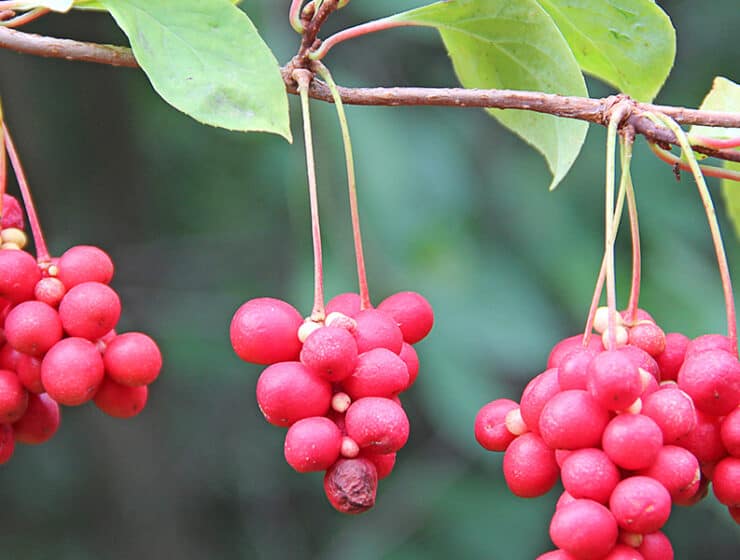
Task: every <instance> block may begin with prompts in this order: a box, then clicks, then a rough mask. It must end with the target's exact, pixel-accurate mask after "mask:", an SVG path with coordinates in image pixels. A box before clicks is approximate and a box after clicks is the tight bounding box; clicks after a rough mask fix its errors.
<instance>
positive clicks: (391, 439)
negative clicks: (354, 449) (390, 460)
mask: <svg viewBox="0 0 740 560" xmlns="http://www.w3.org/2000/svg"><path fill="white" fill-rule="evenodd" d="M344 420H345V426H346V428H347V435H348V436H349V437H351V438H352V439H353V440H355V441H356V442H357V445H359V446H360V448H361V449H365V450H366V451H367V452H370V453H380V454H385V453H393V452H395V451H398V450H399V449H401V448H402V447H403V446H404V445H405V444H406V441H407V440H408V438H409V420H408V418H407V416H406V413H405V412H404V410H403V408H402V407H401V405H399V404H396V403H395V402H394V401H392V400H390V399H384V398H382V397H365V398H362V399H358V400H356V401H354V402H353V403H352V404H351V405H350V407H349V409H347V413H346V415H345V418H344Z"/></svg>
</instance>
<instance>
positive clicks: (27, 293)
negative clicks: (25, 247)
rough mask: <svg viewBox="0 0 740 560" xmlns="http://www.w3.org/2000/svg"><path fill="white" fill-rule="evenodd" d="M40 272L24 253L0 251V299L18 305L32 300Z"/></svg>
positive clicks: (31, 259)
mask: <svg viewBox="0 0 740 560" xmlns="http://www.w3.org/2000/svg"><path fill="white" fill-rule="evenodd" d="M39 280H41V271H40V270H39V267H38V265H37V264H36V259H34V258H33V257H32V256H31V255H29V254H28V253H26V252H25V251H0V298H4V299H7V300H8V301H10V302H11V303H20V302H22V301H26V300H29V299H32V298H33V291H34V288H35V287H36V283H37V282H38V281H39Z"/></svg>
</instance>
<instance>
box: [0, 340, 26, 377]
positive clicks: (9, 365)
mask: <svg viewBox="0 0 740 560" xmlns="http://www.w3.org/2000/svg"><path fill="white" fill-rule="evenodd" d="M22 355H23V354H21V353H20V352H18V350H16V349H15V348H13V347H12V346H11V345H10V344H5V345H4V346H3V347H2V348H0V369H9V370H11V371H15V370H16V368H17V367H18V360H20V358H21V356H22Z"/></svg>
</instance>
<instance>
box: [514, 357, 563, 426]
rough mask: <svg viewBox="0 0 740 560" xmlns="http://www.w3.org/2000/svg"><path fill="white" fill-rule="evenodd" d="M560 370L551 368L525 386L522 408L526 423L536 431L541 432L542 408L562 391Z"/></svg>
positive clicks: (521, 401) (521, 400)
mask: <svg viewBox="0 0 740 560" xmlns="http://www.w3.org/2000/svg"><path fill="white" fill-rule="evenodd" d="M558 373H559V370H558V369H556V368H551V369H547V370H545V371H543V372H542V373H540V374H539V375H538V376H536V377H535V378H533V379H532V380H531V381H530V382H529V383H527V386H526V387H524V391H523V392H522V397H521V399H520V403H521V404H520V409H521V414H522V419H523V420H524V423H525V424H526V425H527V428H529V429H530V430H531V431H533V432H534V433H536V434H538V433H540V428H539V423H540V415H541V414H542V409H543V408H544V407H545V405H546V404H547V402H548V401H549V400H550V399H551V398H552V397H554V396H555V395H557V394H558V393H559V392H560V384H559V382H558Z"/></svg>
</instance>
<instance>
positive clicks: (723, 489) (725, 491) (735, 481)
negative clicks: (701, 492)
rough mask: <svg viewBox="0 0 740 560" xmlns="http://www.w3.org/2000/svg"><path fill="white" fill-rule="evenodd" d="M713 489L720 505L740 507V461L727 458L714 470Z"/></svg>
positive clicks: (734, 458) (735, 458)
mask: <svg viewBox="0 0 740 560" xmlns="http://www.w3.org/2000/svg"><path fill="white" fill-rule="evenodd" d="M712 488H713V489H714V495H715V496H716V497H717V501H719V503H721V504H724V505H726V506H731V507H740V459H738V458H737V457H726V458H724V459H722V460H721V461H720V462H719V463H717V466H716V467H715V468H714V473H713V474H712Z"/></svg>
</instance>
